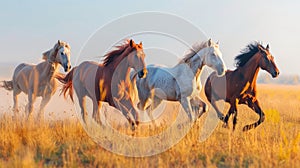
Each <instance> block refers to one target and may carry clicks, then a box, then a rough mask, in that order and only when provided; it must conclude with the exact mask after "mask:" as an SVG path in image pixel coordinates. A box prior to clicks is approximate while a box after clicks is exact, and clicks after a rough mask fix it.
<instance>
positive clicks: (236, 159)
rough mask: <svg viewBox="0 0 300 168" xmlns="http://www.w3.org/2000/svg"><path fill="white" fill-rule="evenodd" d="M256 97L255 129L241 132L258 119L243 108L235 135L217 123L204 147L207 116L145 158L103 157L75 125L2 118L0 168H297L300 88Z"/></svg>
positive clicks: (271, 89)
mask: <svg viewBox="0 0 300 168" xmlns="http://www.w3.org/2000/svg"><path fill="white" fill-rule="evenodd" d="M258 91H259V95H258V99H259V100H260V102H261V106H262V108H263V110H264V112H265V113H266V121H265V122H264V123H263V124H262V125H260V126H259V127H258V128H256V129H254V130H251V131H248V132H242V131H241V129H242V127H243V126H244V125H246V124H249V123H252V122H254V121H256V120H257V119H258V116H257V115H256V114H255V113H254V112H252V111H251V110H250V109H249V108H247V107H246V106H243V105H242V106H239V107H238V124H237V128H236V131H235V132H232V131H231V130H230V129H225V128H222V123H219V125H218V127H217V128H216V129H215V131H214V132H213V134H212V135H211V136H210V137H209V138H208V139H207V140H206V141H204V142H199V141H198V137H199V135H200V131H201V128H202V125H203V123H204V119H205V117H206V114H205V115H204V116H202V117H201V119H199V120H198V121H197V122H196V123H195V124H194V126H193V127H192V129H191V130H190V131H189V133H188V134H187V135H186V136H185V137H184V138H183V139H182V140H181V141H180V142H179V143H178V144H176V145H174V146H173V147H172V148H171V149H169V150H167V151H166V152H163V153H161V154H158V155H154V156H150V157H143V158H130V157H125V156H120V155H116V154H113V153H111V152H109V151H106V150H105V149H103V148H102V147H100V146H99V145H97V144H96V143H94V142H93V141H92V140H91V139H90V138H89V137H88V136H87V134H86V133H85V131H84V130H83V128H82V127H81V125H80V123H79V122H78V121H77V120H74V119H73V120H64V121H56V122H53V121H52V122H43V123H36V122H31V123H27V122H26V121H24V120H20V121H14V120H12V118H11V117H10V116H6V115H4V116H2V117H1V119H0V126H1V127H0V167H42V166H45V167H158V166H163V167H299V166H300V86H297V87H296V86H269V85H267V86H266V85H260V86H259V88H258ZM226 108H228V107H226ZM230 122H231V120H230ZM118 129H125V128H122V127H120V128H118ZM126 129H127V128H126ZM128 129H129V128H128ZM126 131H127V130H126ZM126 131H124V132H126ZM145 131H147V129H145V128H143V129H141V128H139V129H138V130H137V132H143V133H145ZM153 131H154V132H155V130H149V132H151V133H149V134H152V133H153ZM157 131H161V129H159V128H158V129H157ZM165 140H166V141H167V140H168V139H167V137H166V139H165Z"/></svg>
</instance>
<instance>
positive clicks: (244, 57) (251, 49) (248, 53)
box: [234, 42, 264, 67]
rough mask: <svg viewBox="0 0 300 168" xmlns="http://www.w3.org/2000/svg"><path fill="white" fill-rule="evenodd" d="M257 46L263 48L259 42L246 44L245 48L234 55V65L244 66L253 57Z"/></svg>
mask: <svg viewBox="0 0 300 168" xmlns="http://www.w3.org/2000/svg"><path fill="white" fill-rule="evenodd" d="M258 46H261V47H262V48H264V47H263V46H262V44H261V43H260V42H254V43H251V44H248V45H247V46H246V48H245V49H243V50H242V51H241V54H240V55H238V56H236V57H235V59H234V60H235V61H236V63H235V66H236V67H242V66H244V65H245V64H246V63H247V62H248V61H249V60H250V59H251V58H252V57H253V55H255V53H257V52H258Z"/></svg>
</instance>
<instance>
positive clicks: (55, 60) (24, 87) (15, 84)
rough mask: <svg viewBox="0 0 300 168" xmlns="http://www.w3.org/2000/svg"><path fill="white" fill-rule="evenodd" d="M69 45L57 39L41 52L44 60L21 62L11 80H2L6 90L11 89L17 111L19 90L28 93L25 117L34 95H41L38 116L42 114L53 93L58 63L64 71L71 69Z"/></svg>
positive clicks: (34, 97) (30, 110)
mask: <svg viewBox="0 0 300 168" xmlns="http://www.w3.org/2000/svg"><path fill="white" fill-rule="evenodd" d="M70 49H71V48H70V46H69V44H67V43H66V42H63V41H60V40H58V42H57V43H56V44H55V45H54V47H53V48H52V49H50V50H48V51H46V52H44V53H43V59H44V60H45V61H43V62H41V63H39V64H37V65H30V64H26V63H22V64H20V65H18V66H17V67H16V69H15V71H14V74H13V79H12V80H11V81H4V82H3V83H4V84H3V86H2V87H4V88H5V89H7V90H13V100H14V106H13V109H14V111H15V112H17V111H18V95H19V94H20V93H21V92H24V93H25V94H28V104H27V105H26V113H27V118H28V117H29V116H30V114H31V112H32V110H33V103H34V101H35V99H36V97H39V96H41V97H42V102H41V104H40V110H39V116H41V115H42V116H43V112H44V108H45V106H46V105H47V104H48V102H49V101H50V99H51V96H52V95H53V94H54V93H55V91H56V88H57V83H56V82H57V81H56V79H55V78H54V76H55V75H56V74H57V73H59V72H58V68H59V66H58V65H59V64H60V65H61V66H63V68H64V70H65V72H68V71H69V70H70V69H71V63H70Z"/></svg>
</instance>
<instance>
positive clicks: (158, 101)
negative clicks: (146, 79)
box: [146, 96, 162, 125]
mask: <svg viewBox="0 0 300 168" xmlns="http://www.w3.org/2000/svg"><path fill="white" fill-rule="evenodd" d="M161 102H162V99H160V98H159V97H157V96H154V98H153V102H152V103H151V105H149V106H148V107H147V108H146V112H147V114H148V116H149V118H150V120H151V122H152V124H153V125H156V124H155V119H154V117H153V113H152V112H153V110H154V109H156V108H157V107H158V106H159V105H160V104H161Z"/></svg>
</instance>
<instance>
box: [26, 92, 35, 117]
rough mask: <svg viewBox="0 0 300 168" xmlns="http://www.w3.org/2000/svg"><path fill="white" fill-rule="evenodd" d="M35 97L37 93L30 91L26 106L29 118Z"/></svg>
mask: <svg viewBox="0 0 300 168" xmlns="http://www.w3.org/2000/svg"><path fill="white" fill-rule="evenodd" d="M35 98H36V96H35V94H34V93H33V92H32V91H29V93H28V104H27V106H26V113H27V119H29V118H30V117H31V116H32V111H33V103H34V101H35Z"/></svg>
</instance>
